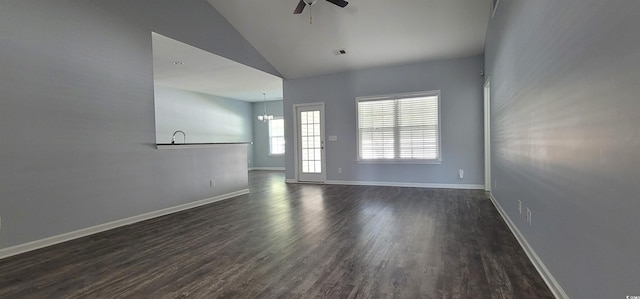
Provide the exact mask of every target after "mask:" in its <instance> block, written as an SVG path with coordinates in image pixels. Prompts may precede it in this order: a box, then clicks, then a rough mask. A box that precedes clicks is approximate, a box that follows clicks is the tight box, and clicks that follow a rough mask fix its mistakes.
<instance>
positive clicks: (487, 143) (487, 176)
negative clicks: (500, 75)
mask: <svg viewBox="0 0 640 299" xmlns="http://www.w3.org/2000/svg"><path fill="white" fill-rule="evenodd" d="M484 191H491V78H487V80H486V81H484Z"/></svg>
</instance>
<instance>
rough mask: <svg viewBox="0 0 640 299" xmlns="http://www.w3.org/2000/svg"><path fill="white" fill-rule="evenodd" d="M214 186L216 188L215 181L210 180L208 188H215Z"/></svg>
mask: <svg viewBox="0 0 640 299" xmlns="http://www.w3.org/2000/svg"><path fill="white" fill-rule="evenodd" d="M215 186H216V180H215V179H211V180H210V181H209V187H211V188H213V187H215Z"/></svg>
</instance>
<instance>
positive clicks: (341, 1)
mask: <svg viewBox="0 0 640 299" xmlns="http://www.w3.org/2000/svg"><path fill="white" fill-rule="evenodd" d="M327 1H328V2H331V3H333V4H335V5H337V6H340V7H345V6H347V4H349V2H347V1H344V0H327Z"/></svg>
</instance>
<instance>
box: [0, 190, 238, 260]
mask: <svg viewBox="0 0 640 299" xmlns="http://www.w3.org/2000/svg"><path fill="white" fill-rule="evenodd" d="M248 193H249V189H243V190H239V191H235V192H231V193H227V194H222V195H218V196H214V197H211V198H206V199H202V200H198V201H194V202H190V203H186V204H181V205H177V206H173V207H170V208H165V209H161V210H157V211H153V212H148V213H144V214H140V215H137V216H133V217H129V218H124V219H120V220H116V221H112V222H107V223H104V224H99V225H96V226H92V227H87V228H83V229H80V230H77V231H73V232H68V233H64V234H61V235H57V236H53V237H48V238H45V239H40V240H37V241H32V242H29V243H24V244H20V245H16V246H12V247H9V248H4V249H0V259H3V258H7V257H10V256H14V255H17V254H21V253H25V252H28V251H32V250H36V249H40V248H43V247H47V246H51V245H55V244H58V243H62V242H66V241H71V240H73V239H78V238H82V237H86V236H89V235H93V234H96V233H99V232H103V231H106V230H110V229H114V228H118V227H121V226H125V225H129V224H133V223H136V222H140V221H145V220H149V219H152V218H156V217H160V216H164V215H168V214H173V213H176V212H180V211H184V210H188V209H192V208H195V207H199V206H203V205H206V204H210V203H214V202H217V201H221V200H225V199H229V198H232V197H236V196H240V195H244V194H248Z"/></svg>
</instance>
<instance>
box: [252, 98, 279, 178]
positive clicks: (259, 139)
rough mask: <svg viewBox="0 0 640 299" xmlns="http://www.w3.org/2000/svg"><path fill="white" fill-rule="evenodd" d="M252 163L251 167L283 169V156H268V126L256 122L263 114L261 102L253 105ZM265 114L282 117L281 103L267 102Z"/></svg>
mask: <svg viewBox="0 0 640 299" xmlns="http://www.w3.org/2000/svg"><path fill="white" fill-rule="evenodd" d="M252 106H253V117H252V119H253V142H254V143H253V162H252V163H251V166H252V167H284V156H270V155H269V124H267V123H263V122H261V121H258V115H263V114H264V104H263V103H262V102H258V103H253V104H252ZM267 113H268V114H272V115H273V116H274V117H282V115H283V114H282V101H267Z"/></svg>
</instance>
